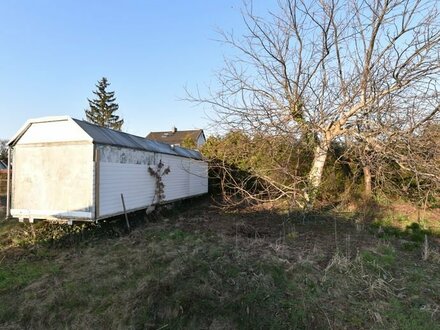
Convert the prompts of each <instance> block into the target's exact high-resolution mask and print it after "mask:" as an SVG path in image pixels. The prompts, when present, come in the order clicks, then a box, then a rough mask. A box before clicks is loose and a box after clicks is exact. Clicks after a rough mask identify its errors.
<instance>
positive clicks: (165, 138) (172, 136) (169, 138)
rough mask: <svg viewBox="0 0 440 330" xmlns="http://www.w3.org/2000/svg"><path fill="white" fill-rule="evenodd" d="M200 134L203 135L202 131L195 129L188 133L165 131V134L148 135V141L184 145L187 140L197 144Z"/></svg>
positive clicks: (154, 133) (151, 133) (152, 133)
mask: <svg viewBox="0 0 440 330" xmlns="http://www.w3.org/2000/svg"><path fill="white" fill-rule="evenodd" d="M200 134H203V136H205V135H204V133H203V130H202V129H195V130H186V131H178V130H175V131H164V132H150V134H148V135H147V139H150V140H154V141H159V142H164V143H168V144H182V142H183V141H184V140H185V139H188V138H190V139H192V140H193V141H195V142H197V139H198V138H199V136H200Z"/></svg>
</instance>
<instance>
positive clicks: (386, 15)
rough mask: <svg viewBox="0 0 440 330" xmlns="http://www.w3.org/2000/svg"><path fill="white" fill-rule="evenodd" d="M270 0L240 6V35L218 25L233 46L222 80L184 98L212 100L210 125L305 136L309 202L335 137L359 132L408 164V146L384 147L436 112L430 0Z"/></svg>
mask: <svg viewBox="0 0 440 330" xmlns="http://www.w3.org/2000/svg"><path fill="white" fill-rule="evenodd" d="M278 4H279V10H278V11H277V12H271V13H268V15H267V16H265V17H259V16H257V15H255V14H254V12H253V10H252V4H250V5H246V6H245V10H244V12H243V19H244V24H245V26H246V31H247V32H246V34H245V35H243V36H241V37H239V38H236V37H235V36H234V35H233V34H232V33H226V32H222V37H223V40H224V42H225V43H226V44H228V45H230V46H231V47H233V48H234V49H235V50H236V51H237V52H238V54H237V55H236V57H233V58H229V59H227V60H226V61H225V66H224V68H223V70H221V71H220V72H219V74H218V81H219V83H220V84H219V86H220V87H219V88H217V89H215V90H211V92H210V94H209V95H200V94H198V93H196V94H194V93H189V95H190V97H189V99H190V100H192V101H195V102H200V103H205V104H209V105H211V106H212V108H213V109H214V110H215V113H216V114H217V115H218V117H217V119H216V122H217V124H219V125H223V126H224V127H226V128H229V129H231V128H238V129H241V130H244V131H246V132H249V133H250V134H252V133H253V132H264V133H265V134H276V135H278V134H279V135H283V136H285V135H286V134H288V135H289V134H290V136H292V137H298V136H300V135H304V134H309V135H310V136H313V137H314V145H315V147H314V148H315V152H314V157H313V162H312V166H311V168H310V171H309V174H308V178H307V182H308V185H307V188H306V189H305V192H304V195H303V196H304V202H305V204H306V205H309V206H311V205H313V202H314V199H315V196H316V192H317V190H318V188H319V186H320V184H321V181H322V174H323V168H324V165H325V163H326V159H327V156H328V152H329V148H330V145H331V143H332V142H333V141H335V140H338V139H339V140H354V139H356V140H358V141H362V143H364V145H365V146H368V148H371V149H372V150H374V151H375V152H382V153H388V154H389V155H390V156H392V157H393V159H395V160H396V161H398V163H399V165H401V166H408V164H409V163H410V159H409V158H408V157H409V156H408V154H407V153H403V152H401V151H402V150H399V148H392V150H390V149H389V148H390V146H391V147H392V146H393V144H392V143H394V142H395V141H400V142H402V141H407V142H408V141H409V139H410V136H411V135H412V134H417V131H420V130H421V129H422V126H423V125H426V124H428V123H430V122H433V121H436V120H438V119H439V117H438V113H439V107H438V105H439V104H440V102H439V93H438V90H437V89H438V84H437V81H438V78H439V73H440V58H439V54H440V29H439V27H440V26H439V12H438V11H439V3H438V1H436V0H423V1H422V0H344V1H342V0H341V1H338V0H320V1H305V0H283V1H281V0H280V1H279V3H278ZM393 141H394V142H393ZM402 143H403V142H402ZM402 145H403V144H402ZM366 170H368V169H367V168H366ZM424 174H426V175H430V174H429V173H424Z"/></svg>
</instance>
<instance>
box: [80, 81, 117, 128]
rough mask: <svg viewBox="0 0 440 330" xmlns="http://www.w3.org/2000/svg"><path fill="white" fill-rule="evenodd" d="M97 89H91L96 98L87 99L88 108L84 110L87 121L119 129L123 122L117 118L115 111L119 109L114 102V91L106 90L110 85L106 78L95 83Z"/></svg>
mask: <svg viewBox="0 0 440 330" xmlns="http://www.w3.org/2000/svg"><path fill="white" fill-rule="evenodd" d="M95 86H96V88H97V90H96V91H93V94H95V95H96V98H95V99H93V100H90V99H87V101H88V102H89V109H86V110H85V113H86V118H87V121H89V122H91V123H93V124H96V125H99V126H103V127H108V128H112V129H115V130H118V131H120V130H121V127H122V125H123V124H124V120H123V119H119V116H118V115H115V112H116V111H117V110H118V109H119V105H118V104H117V103H115V101H116V97H115V92H108V91H107V87H108V86H110V83H109V82H108V80H107V78H105V77H103V78H102V79H101V80H99V81H98V83H97V84H96V85H95Z"/></svg>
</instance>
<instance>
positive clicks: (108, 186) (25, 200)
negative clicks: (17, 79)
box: [7, 116, 208, 221]
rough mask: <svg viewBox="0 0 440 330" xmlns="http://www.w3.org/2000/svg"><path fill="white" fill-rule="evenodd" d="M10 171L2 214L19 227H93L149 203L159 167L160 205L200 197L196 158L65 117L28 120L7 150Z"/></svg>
mask: <svg viewBox="0 0 440 330" xmlns="http://www.w3.org/2000/svg"><path fill="white" fill-rule="evenodd" d="M8 145H9V148H10V152H11V156H12V157H11V158H12V163H13V168H14V170H13V171H12V180H10V181H11V187H10V188H11V189H9V191H10V193H8V207H7V215H8V216H9V215H11V216H13V217H17V218H19V219H21V220H23V219H29V221H33V220H34V219H46V220H57V221H59V220H63V221H76V220H81V221H94V220H100V219H104V218H108V217H111V216H115V215H118V214H122V213H123V212H124V211H123V206H122V201H121V194H123V196H124V200H125V204H126V209H127V212H131V211H135V210H140V209H145V208H147V207H149V206H150V205H153V204H156V203H157V202H158V200H157V192H156V187H157V180H156V178H155V177H154V176H152V175H151V174H150V173H149V170H148V168H151V169H153V170H156V168H157V166H158V164H159V163H160V162H161V163H162V164H163V165H164V168H167V167H169V169H170V172H169V173H168V174H167V175H163V176H161V179H160V180H161V181H162V182H163V184H164V189H163V190H164V198H163V199H162V200H161V202H171V201H175V200H179V199H184V198H188V197H192V196H197V195H202V194H205V193H207V192H208V165H207V163H206V162H205V161H203V160H202V157H201V155H200V153H199V152H197V151H194V150H188V149H184V148H181V147H177V146H176V147H173V146H170V145H168V144H165V143H160V142H156V141H151V140H148V139H145V138H143V137H139V136H135V135H131V134H127V133H124V132H120V131H115V130H112V129H108V128H104V127H100V126H97V125H93V124H91V123H88V122H85V121H82V120H78V119H74V118H71V117H68V116H60V117H45V118H38V119H31V120H28V121H27V122H26V123H25V124H24V126H23V127H22V128H21V129H20V130H19V131H18V132H17V133H16V135H15V136H14V137H13V138H12V139H11V140H10V141H9V143H8Z"/></svg>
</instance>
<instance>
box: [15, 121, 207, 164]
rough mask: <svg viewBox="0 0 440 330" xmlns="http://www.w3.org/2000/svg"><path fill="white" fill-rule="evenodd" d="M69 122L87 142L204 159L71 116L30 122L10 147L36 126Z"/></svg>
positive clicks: (17, 134) (182, 149) (186, 151)
mask: <svg viewBox="0 0 440 330" xmlns="http://www.w3.org/2000/svg"><path fill="white" fill-rule="evenodd" d="M60 121H67V122H70V123H72V124H74V125H77V126H79V127H80V128H81V129H82V131H84V132H85V133H86V136H87V140H88V141H91V142H93V143H96V144H103V145H112V146H118V147H127V148H131V149H138V150H145V151H150V152H158V153H165V154H170V155H176V156H182V157H187V158H193V159H199V160H200V159H202V156H201V154H200V153H199V152H198V151H195V150H189V149H185V148H182V147H178V146H175V147H171V146H170V145H169V144H166V143H161V142H158V141H152V140H149V139H146V138H143V137H141V136H136V135H133V134H128V133H125V132H121V131H116V130H113V129H110V128H106V127H101V126H98V125H95V124H92V123H89V122H86V121H83V120H79V119H75V118H71V117H69V116H59V117H44V118H37V119H30V120H28V121H27V122H26V123H25V124H24V125H23V127H22V128H21V129H20V130H19V131H18V132H17V133H16V134H15V135H14V136H13V137H12V138H11V140H10V141H9V142H8V145H9V146H13V145H15V144H16V143H17V142H18V140H20V138H21V137H22V136H23V135H24V134H25V133H26V131H27V130H28V129H29V128H30V127H31V126H32V125H34V124H38V123H47V122H60Z"/></svg>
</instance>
